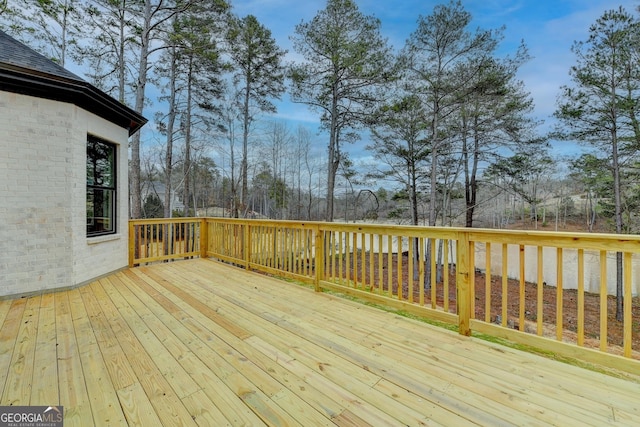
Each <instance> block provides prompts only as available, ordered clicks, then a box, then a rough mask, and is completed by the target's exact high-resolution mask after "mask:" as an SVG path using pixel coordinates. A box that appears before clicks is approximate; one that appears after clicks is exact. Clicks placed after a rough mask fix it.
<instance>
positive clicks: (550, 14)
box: [232, 0, 640, 159]
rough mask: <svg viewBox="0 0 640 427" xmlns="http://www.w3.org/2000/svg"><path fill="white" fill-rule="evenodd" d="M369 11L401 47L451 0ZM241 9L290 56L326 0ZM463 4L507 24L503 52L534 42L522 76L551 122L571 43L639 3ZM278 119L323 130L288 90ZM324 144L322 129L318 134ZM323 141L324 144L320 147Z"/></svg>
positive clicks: (493, 24) (564, 149) (399, 1)
mask: <svg viewBox="0 0 640 427" xmlns="http://www.w3.org/2000/svg"><path fill="white" fill-rule="evenodd" d="M356 3H357V4H358V7H359V8H360V10H361V11H362V12H363V13H365V14H366V15H375V16H376V17H377V18H379V19H380V20H381V22H382V33H383V35H384V36H385V37H387V38H388V40H389V42H390V44H391V45H392V46H394V48H396V49H399V48H401V47H402V46H403V45H404V43H405V41H406V39H407V37H408V36H409V34H411V33H412V32H413V31H414V30H415V28H416V22H417V19H418V17H419V16H420V15H423V16H427V15H430V14H431V12H432V11H433V7H434V6H435V5H437V4H443V3H448V1H430V0H427V1H425V0H422V1H419V0H395V1H389V0H386V1H381V0H356ZM232 4H233V8H234V12H235V13H236V14H237V15H239V16H246V15H248V14H252V15H255V16H256V17H257V18H258V20H259V21H260V22H261V23H262V24H263V25H265V26H266V27H268V28H269V29H270V30H271V32H272V34H273V36H274V38H275V39H276V40H277V42H278V44H279V45H280V46H281V47H282V48H284V49H287V50H288V51H289V53H288V57H287V59H288V60H293V59H295V58H296V55H295V52H293V49H292V46H291V42H290V40H289V36H290V35H292V34H293V31H294V27H295V26H296V25H297V24H298V23H300V22H301V21H305V22H306V21H309V20H310V19H312V18H313V17H314V16H315V15H316V13H317V12H318V11H319V10H321V9H323V8H324V7H325V6H326V1H325V0H235V1H234V0H232ZM463 4H464V7H465V9H466V10H467V11H469V12H470V13H471V14H472V16H473V21H472V24H471V29H475V28H477V27H481V28H484V29H495V28H499V27H501V26H503V25H504V26H505V27H506V29H505V33H504V34H505V40H504V41H503V43H502V45H501V52H503V53H505V54H506V53H513V52H515V49H516V48H517V46H518V45H519V43H520V41H521V40H524V42H525V44H526V45H527V47H528V48H529V52H530V54H531V56H532V59H531V61H529V62H528V63H527V64H525V65H524V66H523V67H522V68H521V70H520V74H519V77H520V79H521V80H523V81H524V83H525V85H526V88H527V90H528V91H529V92H530V93H531V94H532V96H533V99H534V102H535V113H534V114H535V117H536V118H538V119H542V120H544V121H545V126H544V128H543V129H548V128H549V126H550V125H551V124H552V122H553V119H552V118H551V117H550V116H551V115H552V114H553V111H554V110H555V105H556V104H555V101H556V97H557V95H558V93H559V89H560V87H561V86H562V85H564V84H568V83H569V76H568V71H569V68H570V67H571V65H573V64H575V57H574V56H573V54H572V53H571V50H570V48H571V45H572V44H573V42H574V41H576V40H585V39H586V38H587V36H588V29H589V26H590V25H591V24H593V23H594V22H595V21H596V19H597V18H599V17H600V16H601V15H602V14H603V12H604V11H606V10H610V9H615V8H617V7H618V6H623V7H624V8H626V9H627V11H629V12H633V11H634V10H635V8H636V6H638V5H640V2H638V1H637V0H625V1H622V0H618V1H615V0H613V1H612V0H467V1H463ZM275 117H276V118H278V119H282V120H286V121H287V123H289V125H290V128H291V129H294V128H295V127H297V126H298V124H303V125H305V126H306V127H308V128H309V129H310V130H312V132H314V135H315V134H316V133H317V129H318V118H317V115H316V114H314V113H312V112H310V111H309V110H308V109H307V108H306V107H305V106H304V105H294V104H291V102H289V98H288V95H286V94H285V95H284V97H283V99H282V100H281V101H280V102H279V103H278V113H277V114H276V115H275ZM316 140H317V143H318V144H321V145H322V147H324V146H325V145H326V142H325V141H324V140H325V138H323V137H322V135H319V136H317V137H316ZM366 144H367V141H366V136H365V137H364V139H363V140H362V141H360V142H359V143H356V144H355V145H354V146H351V147H347V148H348V151H350V152H351V154H352V157H353V158H354V159H356V158H360V159H363V158H366V157H368V156H367V153H365V152H364V150H363V148H364V146H365V145H366ZM318 148H319V147H318ZM575 150H576V146H575V145H572V144H568V143H559V142H556V143H554V146H553V153H554V154H558V155H564V154H575Z"/></svg>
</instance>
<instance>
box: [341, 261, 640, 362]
mask: <svg viewBox="0 0 640 427" xmlns="http://www.w3.org/2000/svg"><path fill="white" fill-rule="evenodd" d="M356 258H357V259H356V260H355V261H356V262H355V265H354V260H353V259H351V266H350V267H351V268H349V278H350V280H351V281H354V279H355V281H356V283H357V285H356V286H358V285H359V284H361V283H362V277H361V275H362V264H361V262H362V258H361V257H360V256H358V257H356ZM369 260H370V258H369V256H368V255H367V256H365V264H366V265H365V280H364V282H365V283H372V282H371V281H370V277H369V276H370V272H371V268H370V264H369ZM373 260H374V266H373V275H374V277H373V283H374V284H376V286H377V284H379V283H381V282H382V287H383V291H384V292H386V291H388V289H387V283H388V280H389V272H388V269H387V266H388V259H387V255H386V254H383V256H382V263H383V277H382V281H380V280H379V277H378V275H379V270H378V254H374V256H373ZM392 265H393V268H392V270H393V271H392V273H391V275H392V278H391V282H392V291H393V294H394V296H397V288H398V269H397V266H398V259H397V254H393V255H392ZM401 266H402V275H401V276H400V278H401V280H402V289H403V292H402V296H403V299H405V300H406V299H408V298H407V296H408V289H409V284H408V283H409V275H408V271H407V270H408V268H407V266H408V257H407V256H406V255H404V256H402V260H401ZM354 267H355V269H354ZM335 268H336V269H337V268H338V267H337V266H336V267H335ZM414 270H415V271H414V272H413V274H412V276H413V277H414V292H413V294H414V298H413V300H414V301H419V292H420V291H419V288H420V285H419V277H418V273H417V269H415V268H414ZM343 271H344V272H345V273H346V264H345V263H343ZM336 274H337V271H336ZM455 283H456V279H455V267H453V266H451V267H450V268H449V281H448V294H449V311H450V312H455V310H456V286H455ZM502 286H503V284H502V278H501V277H500V276H492V279H491V290H490V294H489V295H487V292H486V282H485V275H484V274H482V273H476V275H475V318H476V319H479V320H485V318H486V317H485V307H486V298H487V296H489V297H490V301H489V302H490V307H491V310H490V314H489V321H490V322H494V323H501V319H502V315H503V314H502ZM444 287H445V286H444V284H443V282H442V281H439V282H438V283H437V284H436V304H437V306H438V307H440V309H442V307H444V298H443V291H444ZM524 290H525V301H524V307H523V308H522V310H524V318H525V326H524V330H525V331H526V332H529V333H534V334H535V333H536V329H537V318H538V286H537V284H535V283H525V285H524ZM424 298H425V305H430V304H431V290H430V288H428V287H427V289H426V290H425V293H424ZM542 301H543V302H542V306H543V307H542V316H543V335H544V336H547V337H550V338H555V337H556V311H557V290H556V288H555V287H552V286H546V285H543V286H542ZM520 310H521V307H520V283H519V281H518V280H512V279H510V280H508V282H507V326H508V327H510V328H514V329H520V325H519V318H520ZM632 316H633V327H632V340H633V345H632V347H633V348H634V349H635V350H639V349H640V299H639V298H637V297H636V298H633V306H632ZM583 324H584V345H585V346H587V347H593V348H598V347H599V345H600V296H599V295H598V294H593V293H588V292H585V293H584V321H583ZM562 330H563V340H565V341H568V342H573V343H576V341H577V331H578V292H577V290H574V289H564V290H563V292H562ZM622 345H623V322H621V321H618V320H616V298H615V297H614V296H609V297H607V347H608V351H610V352H613V353H619V354H621V352H622V349H621V346H622ZM634 357H637V358H640V354H637V353H636V354H634Z"/></svg>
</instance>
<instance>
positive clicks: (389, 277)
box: [387, 235, 393, 298]
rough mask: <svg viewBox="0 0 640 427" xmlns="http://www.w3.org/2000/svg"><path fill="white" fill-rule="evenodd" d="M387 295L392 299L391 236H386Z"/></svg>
mask: <svg viewBox="0 0 640 427" xmlns="http://www.w3.org/2000/svg"><path fill="white" fill-rule="evenodd" d="M387 295H388V296H389V298H391V297H393V236H391V235H388V236H387Z"/></svg>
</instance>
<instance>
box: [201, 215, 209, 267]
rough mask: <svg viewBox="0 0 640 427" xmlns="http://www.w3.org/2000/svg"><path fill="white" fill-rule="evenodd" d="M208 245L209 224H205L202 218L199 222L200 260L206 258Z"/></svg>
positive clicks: (205, 219) (204, 219)
mask: <svg viewBox="0 0 640 427" xmlns="http://www.w3.org/2000/svg"><path fill="white" fill-rule="evenodd" d="M208 245H209V224H208V223H207V218H206V217H204V218H202V219H201V220H200V258H207V251H208V250H209V248H208V247H207V246H208Z"/></svg>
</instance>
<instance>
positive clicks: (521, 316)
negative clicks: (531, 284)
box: [518, 245, 527, 331]
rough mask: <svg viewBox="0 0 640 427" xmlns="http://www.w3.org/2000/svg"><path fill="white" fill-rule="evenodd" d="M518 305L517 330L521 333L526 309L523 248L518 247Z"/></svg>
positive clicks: (523, 327)
mask: <svg viewBox="0 0 640 427" xmlns="http://www.w3.org/2000/svg"><path fill="white" fill-rule="evenodd" d="M519 248H520V265H519V267H520V303H519V304H518V305H519V306H520V307H519V308H518V329H520V330H521V331H524V330H525V316H524V315H525V311H526V310H527V307H526V306H525V300H526V283H525V275H524V272H525V246H524V245H520V246H519Z"/></svg>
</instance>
